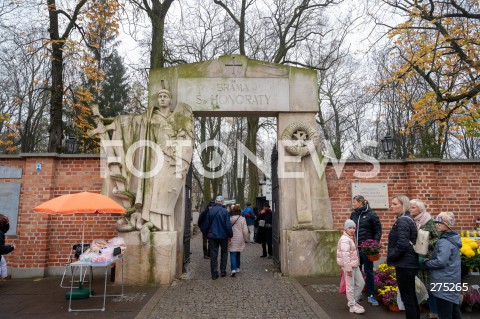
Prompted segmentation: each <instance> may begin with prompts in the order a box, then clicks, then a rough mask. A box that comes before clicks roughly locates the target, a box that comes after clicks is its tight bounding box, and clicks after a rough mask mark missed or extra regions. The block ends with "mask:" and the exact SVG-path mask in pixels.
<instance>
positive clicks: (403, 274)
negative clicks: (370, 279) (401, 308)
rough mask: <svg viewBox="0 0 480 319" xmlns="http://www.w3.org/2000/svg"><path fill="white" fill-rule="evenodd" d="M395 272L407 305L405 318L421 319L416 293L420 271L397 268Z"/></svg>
mask: <svg viewBox="0 0 480 319" xmlns="http://www.w3.org/2000/svg"><path fill="white" fill-rule="evenodd" d="M395 271H396V273H397V283H398V290H400V296H401V298H402V301H403V304H404V305H405V318H406V319H420V309H418V301H417V294H416V293H415V275H416V274H417V272H418V269H416V268H402V267H396V268H395Z"/></svg>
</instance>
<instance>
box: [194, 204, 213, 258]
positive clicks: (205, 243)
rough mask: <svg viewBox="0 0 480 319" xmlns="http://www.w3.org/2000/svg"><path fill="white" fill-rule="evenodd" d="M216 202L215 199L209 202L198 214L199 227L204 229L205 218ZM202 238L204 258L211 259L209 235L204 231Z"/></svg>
mask: <svg viewBox="0 0 480 319" xmlns="http://www.w3.org/2000/svg"><path fill="white" fill-rule="evenodd" d="M214 204H215V203H214V202H213V201H211V202H209V203H208V204H207V207H205V209H204V210H203V212H202V213H201V214H200V216H198V227H200V229H202V225H203V223H204V222H205V218H206V217H207V214H208V212H209V211H210V209H211V208H212V207H213V205H214ZM202 240H203V245H202V247H203V258H205V259H210V252H209V251H208V238H207V235H206V234H204V233H203V232H202Z"/></svg>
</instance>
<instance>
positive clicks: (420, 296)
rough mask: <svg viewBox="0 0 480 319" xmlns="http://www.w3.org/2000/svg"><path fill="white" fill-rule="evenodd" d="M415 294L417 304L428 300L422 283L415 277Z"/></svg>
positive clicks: (425, 288)
mask: <svg viewBox="0 0 480 319" xmlns="http://www.w3.org/2000/svg"><path fill="white" fill-rule="evenodd" d="M415 293H416V294H417V301H418V304H421V303H422V302H423V301H424V300H427V299H428V290H427V287H425V285H424V284H423V282H422V281H421V280H420V278H418V277H417V276H415Z"/></svg>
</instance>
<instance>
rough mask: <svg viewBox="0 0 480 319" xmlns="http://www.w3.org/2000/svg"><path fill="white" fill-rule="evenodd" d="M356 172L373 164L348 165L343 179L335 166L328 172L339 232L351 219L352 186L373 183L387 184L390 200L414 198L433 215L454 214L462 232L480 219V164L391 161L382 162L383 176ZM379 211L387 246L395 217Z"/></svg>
mask: <svg viewBox="0 0 480 319" xmlns="http://www.w3.org/2000/svg"><path fill="white" fill-rule="evenodd" d="M355 170H358V171H360V172H369V171H371V170H372V165H371V164H369V163H365V162H347V163H346V165H345V167H344V170H343V171H342V173H341V175H340V177H337V174H336V172H335V170H334V169H333V166H332V165H331V164H329V165H328V166H327V169H326V174H327V175H326V176H327V184H328V191H329V195H330V198H331V202H332V212H333V219H334V228H336V229H339V230H340V229H342V228H343V222H344V221H345V219H347V218H348V217H349V216H350V212H351V199H352V196H351V192H352V191H351V184H352V183H369V182H370V183H387V185H388V195H389V197H390V198H391V197H392V196H394V195H399V194H405V195H407V196H408V197H409V198H410V199H414V198H417V199H420V200H422V201H423V202H424V203H425V206H426V208H427V211H428V212H429V213H430V214H432V216H435V215H436V214H438V213H439V212H441V211H451V212H453V213H454V214H455V219H456V223H455V227H454V228H455V229H456V230H458V231H460V230H461V229H464V230H474V229H475V219H476V217H477V216H480V161H440V160H406V161H389V162H383V163H381V165H380V172H379V174H378V175H377V176H376V177H374V178H369V179H360V178H356V177H354V176H353V174H354V172H355ZM367 200H368V198H367ZM375 212H376V213H377V215H378V216H379V218H380V221H381V222H382V226H383V235H382V242H383V244H385V245H386V240H387V238H388V231H389V230H390V228H391V226H392V224H393V221H394V219H395V217H394V215H392V213H391V211H390V210H386V209H383V210H380V209H376V210H375Z"/></svg>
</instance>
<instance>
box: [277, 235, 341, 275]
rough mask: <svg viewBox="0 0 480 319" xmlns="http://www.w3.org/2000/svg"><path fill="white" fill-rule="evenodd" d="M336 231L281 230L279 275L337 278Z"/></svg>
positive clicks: (337, 237) (337, 236) (338, 236)
mask: <svg viewBox="0 0 480 319" xmlns="http://www.w3.org/2000/svg"><path fill="white" fill-rule="evenodd" d="M340 235H341V234H340V232H339V231H337V230H306V229H303V230H283V231H282V239H281V242H282V243H283V245H282V246H281V247H282V251H281V265H282V273H283V274H284V275H288V276H319V275H338V271H339V267H338V265H337V261H336V256H337V243H338V239H339V238H340Z"/></svg>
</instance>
